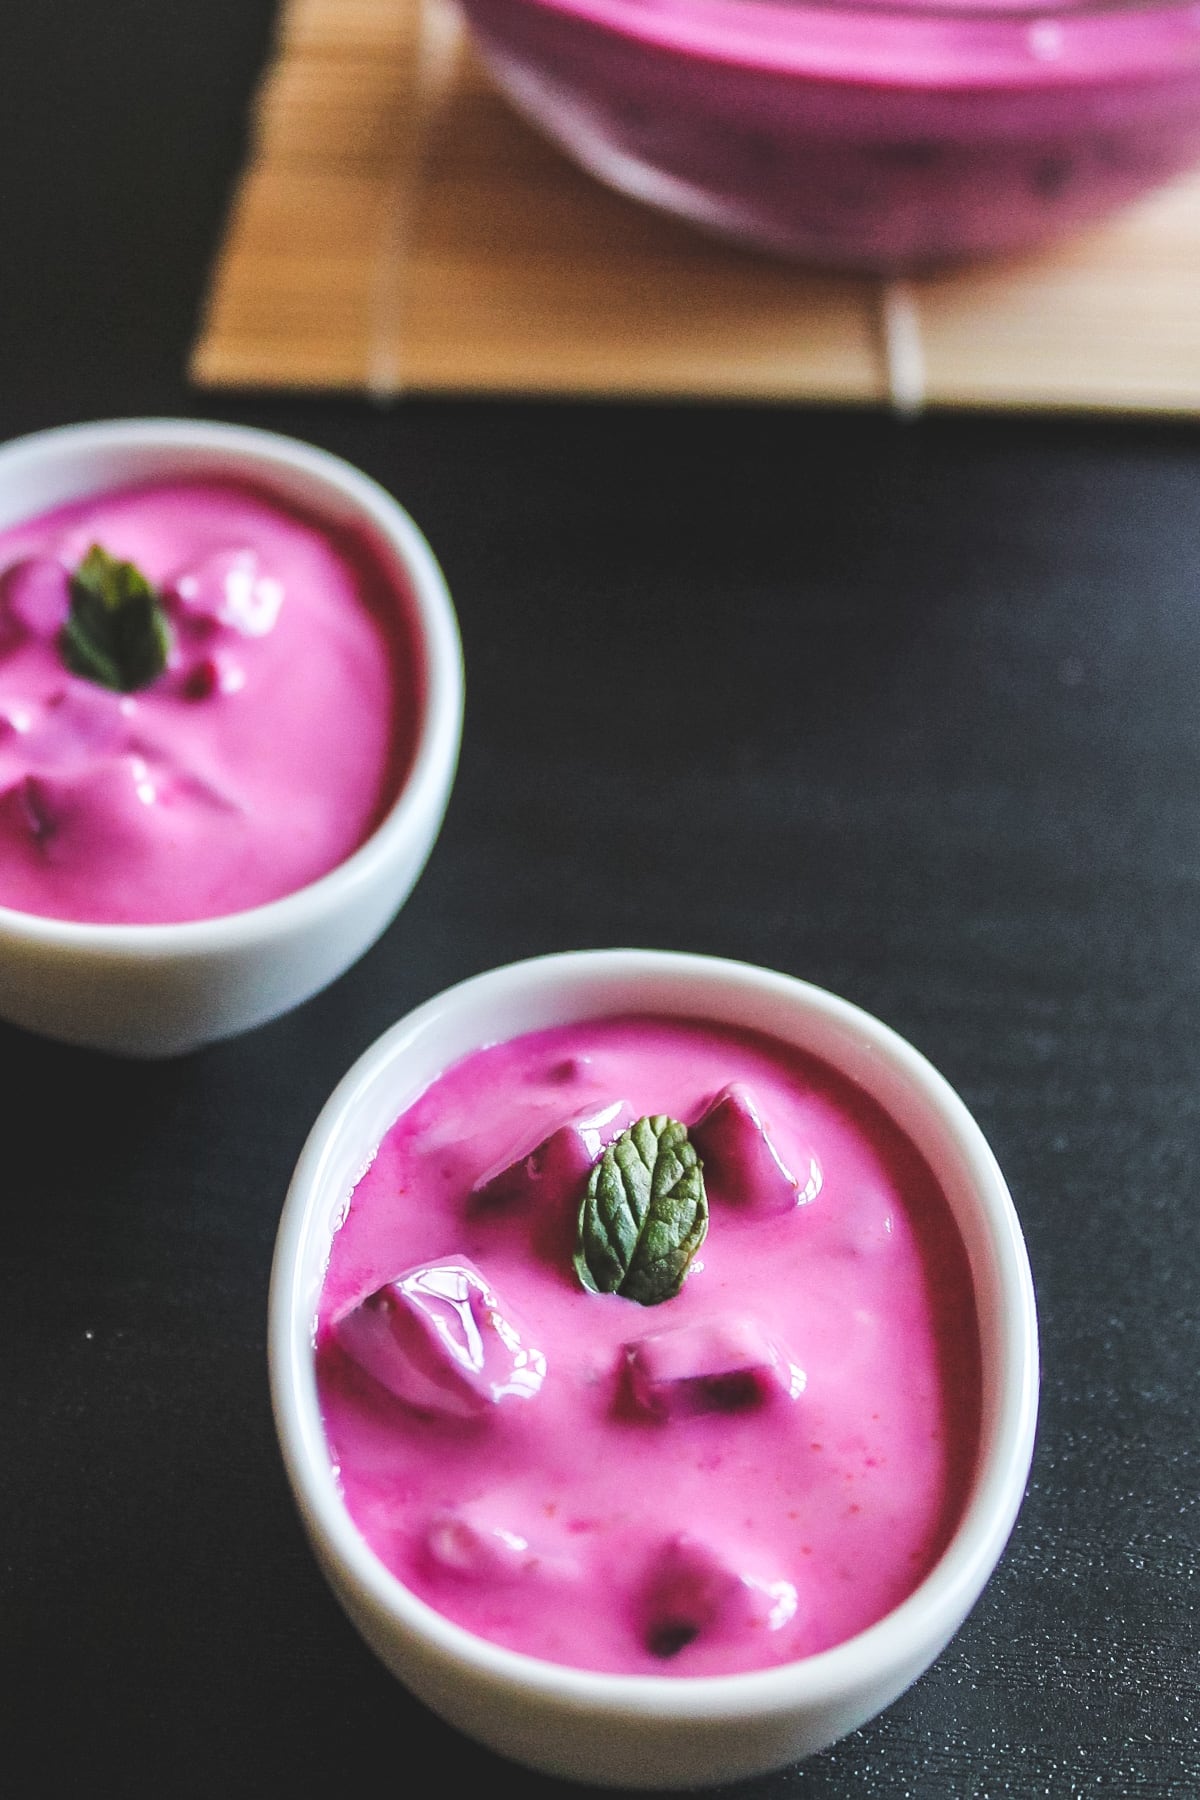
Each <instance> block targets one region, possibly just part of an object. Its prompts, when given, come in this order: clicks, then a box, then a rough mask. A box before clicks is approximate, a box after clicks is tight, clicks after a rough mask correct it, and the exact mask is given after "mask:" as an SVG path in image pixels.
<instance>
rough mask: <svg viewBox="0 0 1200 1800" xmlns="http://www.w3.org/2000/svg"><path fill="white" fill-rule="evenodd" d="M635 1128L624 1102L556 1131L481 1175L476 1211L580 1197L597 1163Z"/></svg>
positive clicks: (611, 1102) (474, 1202)
mask: <svg viewBox="0 0 1200 1800" xmlns="http://www.w3.org/2000/svg"><path fill="white" fill-rule="evenodd" d="M632 1123H633V1113H632V1111H631V1110H630V1108H629V1106H628V1105H627V1103H626V1102H625V1101H624V1100H609V1101H606V1102H605V1104H604V1105H603V1106H599V1107H592V1108H591V1109H590V1111H588V1112H585V1113H580V1114H579V1115H578V1116H577V1117H575V1118H573V1119H569V1120H568V1121H567V1122H566V1124H564V1125H560V1126H559V1127H558V1129H557V1131H552V1132H551V1133H550V1136H549V1137H546V1138H542V1139H541V1141H540V1142H539V1143H537V1144H535V1145H533V1146H532V1147H531V1148H530V1149H529V1150H528V1151H526V1152H525V1153H524V1154H523V1155H521V1156H518V1157H517V1158H516V1159H515V1161H511V1162H505V1163H504V1164H503V1165H502V1166H501V1167H500V1168H499V1169H491V1170H489V1171H488V1173H487V1174H486V1175H482V1176H480V1178H479V1180H478V1181H477V1182H476V1183H475V1186H474V1188H473V1189H472V1191H471V1204H472V1205H473V1206H501V1205H508V1204H511V1203H512V1202H513V1201H516V1200H522V1199H528V1198H530V1197H531V1196H533V1195H535V1194H536V1195H538V1196H539V1197H541V1198H543V1199H544V1200H546V1201H548V1202H551V1203H554V1202H558V1201H560V1200H565V1199H570V1198H573V1197H575V1196H576V1195H577V1194H578V1193H580V1192H582V1189H583V1184H584V1182H585V1181H586V1180H587V1175H588V1171H589V1169H590V1168H591V1166H592V1164H593V1163H594V1162H595V1161H596V1158H597V1157H598V1156H599V1155H600V1154H601V1153H602V1151H604V1150H605V1149H607V1147H608V1145H609V1144H611V1143H612V1142H613V1140H614V1139H615V1138H618V1137H620V1135H621V1133H622V1132H623V1131H624V1130H625V1128H626V1126H627V1125H631V1124H632Z"/></svg>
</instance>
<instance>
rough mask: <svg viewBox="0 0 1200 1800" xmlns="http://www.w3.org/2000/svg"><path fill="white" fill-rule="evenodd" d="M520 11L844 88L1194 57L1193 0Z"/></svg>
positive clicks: (1031, 84)
mask: <svg viewBox="0 0 1200 1800" xmlns="http://www.w3.org/2000/svg"><path fill="white" fill-rule="evenodd" d="M477 7H478V9H479V10H480V11H483V12H485V13H487V14H488V15H489V17H490V15H491V13H492V11H493V7H494V0H464V10H465V11H466V13H467V14H468V15H469V16H473V15H474V14H475V12H476V10H477ZM522 8H523V9H525V10H526V11H532V12H540V13H544V14H549V15H555V16H558V17H561V18H562V19H563V20H564V21H565V22H567V23H568V24H571V25H575V26H580V27H583V28H584V29H586V30H592V31H597V32H602V33H605V34H607V35H609V36H611V37H614V38H622V39H626V40H629V41H630V42H634V43H637V44H639V45H642V46H649V47H651V48H652V49H654V50H658V51H662V52H665V53H667V54H678V55H681V56H685V57H688V58H692V59H694V60H695V61H697V62H710V63H717V64H720V65H722V66H724V67H729V68H739V69H742V70H746V71H751V72H754V73H757V74H763V75H766V74H769V75H782V76H796V77H799V78H801V79H820V80H829V81H835V82H837V83H839V84H845V85H848V86H852V87H853V86H860V85H866V86H874V85H876V84H877V83H879V82H880V81H888V80H894V81H895V82H896V84H897V85H898V86H900V87H902V88H916V89H929V90H933V91H937V90H940V89H943V88H945V89H947V90H949V91H953V92H957V91H966V92H970V91H972V90H975V89H978V88H979V87H980V86H981V85H982V86H983V87H984V88H985V89H986V88H991V87H993V86H994V87H998V88H1002V89H1010V88H1011V89H1016V90H1021V89H1041V88H1054V87H1063V86H1066V87H1070V86H1073V85H1076V84H1080V85H1084V86H1092V85H1100V84H1106V83H1112V82H1122V81H1128V80H1136V79H1138V78H1139V77H1140V78H1153V77H1154V76H1156V75H1157V76H1170V75H1176V74H1178V75H1183V74H1185V73H1187V72H1188V71H1194V69H1195V66H1196V65H1197V64H1198V63H1200V31H1198V30H1197V29H1196V24H1195V7H1194V4H1193V0H1050V4H1042V3H1041V0H991V3H990V4H988V5H986V6H983V7H978V8H976V7H972V6H970V5H969V4H964V0H942V3H939V0H926V3H925V4H922V0H857V3H856V0H789V3H788V4H787V5H781V4H780V0H704V3H703V4H702V5H700V6H695V5H690V4H689V5H687V6H680V5H676V6H673V7H672V6H667V7H654V8H649V7H647V6H646V5H645V4H644V0H519V6H518V7H516V8H514V11H519V10H521V9H522ZM814 18H818V19H820V20H822V21H823V22H824V23H825V24H826V25H828V26H829V28H830V29H829V30H828V32H827V33H826V34H825V37H824V41H822V39H821V37H820V36H817V37H814V34H813V31H812V28H811V27H812V21H813V20H814ZM1122 25H1123V26H1125V27H1127V29H1125V30H1124V32H1122V33H1121V34H1120V35H1119V36H1118V28H1119V27H1121V26H1122ZM949 27H957V29H958V30H959V32H960V34H961V33H967V34H969V37H970V54H969V55H968V56H966V57H964V56H963V55H962V54H961V50H960V51H958V52H956V51H955V48H954V46H953V45H952V44H951V43H950V42H949V40H948V38H947V35H946V34H947V30H948V28H949ZM1114 38H1116V39H1117V42H1116V44H1114ZM499 41H500V39H499V37H498V38H497V42H499ZM1068 49H1069V50H1070V55H1067V54H1065V52H1066V51H1067V50H1068ZM1118 51H1119V52H1120V54H1119V56H1118V54H1117V52H1118ZM930 57H932V58H933V61H932V63H931V62H930Z"/></svg>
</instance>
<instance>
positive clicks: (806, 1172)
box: [691, 1081, 821, 1213]
mask: <svg viewBox="0 0 1200 1800" xmlns="http://www.w3.org/2000/svg"><path fill="white" fill-rule="evenodd" d="M691 1138H692V1142H693V1143H694V1144H695V1146H696V1150H697V1152H698V1153H699V1156H700V1159H701V1161H702V1162H703V1164H704V1178H705V1183H706V1185H707V1186H708V1187H709V1190H710V1193H712V1194H713V1195H714V1196H716V1197H717V1198H720V1199H722V1200H725V1201H728V1202H730V1203H731V1204H733V1205H736V1206H740V1207H742V1208H744V1209H745V1210H746V1211H747V1212H752V1213H782V1212H790V1210H791V1209H792V1207H793V1206H799V1205H803V1204H804V1203H806V1202H807V1201H809V1200H815V1199H816V1197H817V1195H818V1194H819V1193H820V1191H821V1165H820V1164H819V1162H818V1161H817V1159H816V1157H815V1156H814V1155H813V1154H812V1153H811V1152H809V1151H805V1152H802V1154H801V1155H800V1156H799V1157H798V1158H797V1159H796V1172H795V1173H793V1171H792V1169H790V1168H789V1167H788V1165H787V1164H786V1163H785V1162H784V1160H783V1158H782V1156H781V1155H780V1154H779V1151H778V1149H777V1148H776V1146H775V1144H774V1143H773V1142H772V1140H771V1137H770V1134H769V1132H768V1131H767V1127H766V1125H765V1124H764V1122H763V1118H762V1115H761V1113H760V1112H759V1109H758V1105H757V1103H756V1101H755V1099H754V1096H753V1094H752V1093H751V1092H750V1090H749V1088H748V1087H746V1086H745V1084H744V1083H743V1082H740V1081H733V1082H730V1084H729V1086H728V1087H726V1088H723V1089H722V1090H721V1092H720V1093H719V1094H718V1095H717V1096H716V1098H715V1100H713V1101H712V1103H711V1105H710V1106H709V1107H708V1109H707V1111H706V1112H705V1113H704V1115H703V1116H702V1117H701V1118H700V1119H698V1120H697V1122H696V1124H695V1125H693V1126H692V1130H691Z"/></svg>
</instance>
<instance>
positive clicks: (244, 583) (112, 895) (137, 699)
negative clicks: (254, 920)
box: [0, 480, 420, 924]
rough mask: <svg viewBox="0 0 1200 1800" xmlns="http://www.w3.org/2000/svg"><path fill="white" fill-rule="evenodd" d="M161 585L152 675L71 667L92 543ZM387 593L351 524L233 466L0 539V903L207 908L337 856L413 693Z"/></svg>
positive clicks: (81, 509) (354, 831)
mask: <svg viewBox="0 0 1200 1800" xmlns="http://www.w3.org/2000/svg"><path fill="white" fill-rule="evenodd" d="M95 543H99V544H101V545H102V546H103V547H104V548H105V549H106V550H107V551H109V552H110V554H112V555H114V556H116V557H118V558H121V559H123V560H127V561H131V562H134V563H136V564H137V566H138V567H139V568H140V569H141V570H142V572H143V573H144V574H145V575H146V577H147V578H148V579H149V580H150V581H151V582H152V583H153V584H154V585H155V586H157V587H159V588H161V590H162V592H163V598H164V604H165V606H166V610H167V613H168V616H169V619H170V623H171V632H172V649H171V655H170V661H169V664H168V667H167V668H166V670H165V671H164V672H163V673H162V674H161V675H160V676H159V677H158V679H157V680H156V681H154V682H153V683H152V684H151V685H150V686H149V687H147V688H144V689H142V690H141V691H139V692H137V693H132V694H121V693H116V692H114V691H112V690H111V689H108V688H106V687H103V686H100V685H98V684H96V683H94V682H91V681H88V680H84V679H82V678H80V677H78V676H75V675H72V674H71V673H70V672H69V670H68V669H67V668H66V667H65V665H64V663H63V660H62V655H61V651H60V646H59V636H60V632H61V630H62V625H63V622H64V620H65V618H66V616H67V607H68V571H70V570H73V569H74V568H76V567H77V566H78V565H79V563H80V562H81V561H82V559H83V557H84V556H85V555H86V553H87V551H88V549H89V548H90V546H91V545H92V544H95ZM411 633H412V626H411V623H410V621H409V618H408V616H407V612H406V608H405V603H404V598H403V595H400V594H398V593H397V591H396V588H395V584H394V582H393V581H391V580H390V579H389V577H388V576H387V575H386V574H385V572H384V569H383V566H382V564H381V563H380V561H379V560H378V558H377V557H376V556H375V554H374V552H373V551H372V548H371V546H370V545H369V544H368V543H367V542H366V541H365V539H362V538H359V537H358V536H356V535H354V534H353V533H351V532H349V531H348V530H345V529H343V528H340V527H331V526H329V525H327V524H324V523H322V522H321V521H320V520H318V519H315V518H312V517H309V516H307V515H306V514H304V513H303V512H300V511H297V510H294V509H293V508H291V507H290V506H288V505H286V504H284V503H283V502H281V501H279V500H277V499H275V498H273V497H272V496H271V495H269V494H268V493H266V492H263V491H259V490H258V489H256V488H253V487H249V486H245V485H243V484H241V483H239V482H235V481H232V480H231V481H202V482H197V481H182V482H163V483H156V484H153V485H150V486H144V487H136V488H128V489H122V490H119V491H116V492H112V493H107V494H103V495H99V496H96V497H93V498H90V499H87V500H83V501H79V502H76V503H73V504H71V505H69V506H63V507H60V508H57V509H56V510H54V511H53V512H49V513H45V514H43V515H41V516H40V517H38V518H34V519H30V520H27V521H26V522H24V523H23V524H20V525H16V526H12V527H10V528H9V529H7V530H5V531H3V532H0V904H3V905H5V906H11V907H15V908H18V909H19V910H21V911H24V912H31V913H39V914H42V915H43V916H46V917H50V918H60V919H77V920H88V921H93V922H101V923H115V924H148V923H167V922H176V921H180V920H185V919H206V918H212V917H216V916H219V915H221V914H224V913H232V912H238V911H240V910H242V909H243V908H245V907H251V906H257V905H259V904H260V903H262V902H264V901H268V900H275V899H278V898H279V897H280V896H282V895H284V894H288V893H291V892H292V891H293V890H294V889H296V888H300V887H303V886H305V885H306V884H307V883H308V882H310V881H313V880H315V879H316V878H317V877H318V876H320V875H323V874H325V873H327V872H328V871H329V870H330V869H332V868H334V867H336V865H337V864H338V863H340V862H342V861H343V860H344V859H345V858H346V857H347V856H348V855H350V853H351V852H352V851H354V850H355V849H357V848H358V846H359V845H360V844H361V843H362V842H363V841H364V839H365V838H367V837H368V836H369V835H370V833H371V832H372V831H373V830H374V828H375V827H376V825H377V824H378V823H379V822H380V820H381V819H382V817H383V815H384V813H385V812H386V811H387V809H388V807H389V806H390V804H391V803H392V801H393V800H394V799H395V797H396V794H397V793H398V792H399V789H400V785H401V783H402V781H403V778H404V773H405V771H406V769H407V766H408V764H409V761H410V760H411V756H412V750H413V745H414V741H415V732H416V722H417V716H418V710H419V705H420V696H419V693H418V687H417V678H416V675H415V666H416V665H415V654H414V646H413V643H412V637H411Z"/></svg>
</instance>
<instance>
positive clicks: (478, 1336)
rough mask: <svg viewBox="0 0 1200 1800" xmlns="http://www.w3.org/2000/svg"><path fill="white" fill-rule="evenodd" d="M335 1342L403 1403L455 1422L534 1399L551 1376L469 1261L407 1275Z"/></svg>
mask: <svg viewBox="0 0 1200 1800" xmlns="http://www.w3.org/2000/svg"><path fill="white" fill-rule="evenodd" d="M334 1336H335V1338H336V1339H337V1342H338V1344H339V1345H340V1346H341V1348H342V1349H343V1350H344V1351H345V1353H346V1355H347V1356H349V1357H350V1358H351V1360H352V1361H353V1362H355V1363H357V1364H358V1366H359V1367H360V1368H361V1369H363V1370H365V1372H366V1373H367V1374H368V1375H371V1376H373V1377H374V1379H375V1380H376V1381H377V1382H379V1384H380V1385H381V1386H382V1387H385V1388H386V1389H387V1390H388V1392H389V1393H391V1394H394V1395H395V1396H396V1398H397V1399H398V1400H403V1401H405V1402H406V1403H407V1404H408V1405H409V1406H412V1407H415V1408H416V1409H417V1410H418V1411H421V1412H430V1413H435V1414H440V1415H444V1416H446V1417H450V1418H460V1419H467V1418H479V1417H482V1416H483V1415H484V1414H485V1413H487V1412H488V1411H489V1410H491V1409H493V1408H496V1407H499V1406H503V1405H505V1404H507V1403H509V1402H510V1401H515V1400H530V1399H532V1398H533V1397H534V1396H535V1395H536V1394H537V1392H538V1390H539V1389H540V1387H541V1385H542V1380H543V1378H544V1376H545V1373H546V1359H545V1357H544V1356H543V1355H542V1353H541V1351H540V1350H535V1349H534V1348H533V1347H532V1346H530V1345H527V1344H525V1343H523V1342H522V1338H521V1333H520V1330H519V1329H518V1327H517V1325H516V1324H515V1322H514V1321H513V1319H512V1318H511V1317H510V1316H509V1314H508V1313H507V1312H506V1310H505V1309H504V1307H502V1305H501V1303H500V1301H499V1300H498V1299H497V1297H496V1295H495V1293H494V1292H493V1291H492V1289H491V1288H490V1287H489V1286H488V1284H487V1282H486V1281H485V1280H484V1278H483V1276H482V1275H481V1274H480V1272H479V1270H478V1269H477V1268H476V1267H475V1265H474V1264H473V1263H472V1262H469V1261H468V1260H467V1258H466V1257H457V1258H455V1259H454V1261H452V1262H440V1263H422V1264H421V1265H420V1266H419V1267H417V1268H415V1269H408V1270H406V1271H405V1273H404V1274H402V1275H398V1276H396V1278H395V1280H393V1281H389V1282H386V1283H385V1284H384V1286H383V1287H381V1288H379V1289H377V1290H376V1292H375V1293H373V1294H369V1295H368V1296H367V1297H366V1299H365V1300H361V1301H360V1302H359V1303H358V1305H357V1306H353V1307H351V1308H350V1309H349V1311H348V1312H345V1313H343V1315H342V1317H341V1318H340V1319H338V1320H337V1321H336V1323H335V1325H334Z"/></svg>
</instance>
